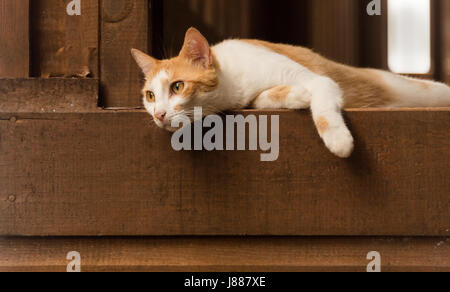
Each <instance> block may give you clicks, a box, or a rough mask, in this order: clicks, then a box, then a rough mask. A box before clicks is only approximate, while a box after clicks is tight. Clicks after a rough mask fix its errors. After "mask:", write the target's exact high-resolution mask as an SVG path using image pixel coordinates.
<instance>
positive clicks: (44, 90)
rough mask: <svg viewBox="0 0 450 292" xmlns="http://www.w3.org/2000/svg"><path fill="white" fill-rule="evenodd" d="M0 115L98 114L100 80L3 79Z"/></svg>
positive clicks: (1, 83)
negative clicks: (3, 113) (9, 113)
mask: <svg viewBox="0 0 450 292" xmlns="http://www.w3.org/2000/svg"><path fill="white" fill-rule="evenodd" d="M0 88H1V89H0V112H17V113H33V112H34V113H51V112H72V113H74V112H95V111H98V110H99V108H98V107H97V104H98V89H99V82H98V80H97V79H71V78H51V79H35V78H26V79H17V78H15V79H0Z"/></svg>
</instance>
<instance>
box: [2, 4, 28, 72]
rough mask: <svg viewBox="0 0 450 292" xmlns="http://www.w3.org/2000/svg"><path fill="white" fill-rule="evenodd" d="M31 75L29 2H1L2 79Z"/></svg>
mask: <svg viewBox="0 0 450 292" xmlns="http://www.w3.org/2000/svg"><path fill="white" fill-rule="evenodd" d="M29 74H30V42H29V0H0V78H8V77H9V78H20V77H28V76H29Z"/></svg>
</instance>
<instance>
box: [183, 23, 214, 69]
mask: <svg viewBox="0 0 450 292" xmlns="http://www.w3.org/2000/svg"><path fill="white" fill-rule="evenodd" d="M180 56H181V57H183V58H187V59H189V60H190V61H191V62H193V63H196V64H200V65H202V66H203V67H205V68H209V67H210V66H212V64H213V58H212V54H211V48H210V47H209V43H208V41H207V40H206V38H205V37H204V36H203V35H202V34H201V33H200V32H199V31H198V30H196V29H195V28H193V27H191V28H190V29H188V31H187V32H186V36H185V38H184V44H183V48H182V49H181V52H180Z"/></svg>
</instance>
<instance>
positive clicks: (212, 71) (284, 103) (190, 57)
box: [133, 29, 450, 157]
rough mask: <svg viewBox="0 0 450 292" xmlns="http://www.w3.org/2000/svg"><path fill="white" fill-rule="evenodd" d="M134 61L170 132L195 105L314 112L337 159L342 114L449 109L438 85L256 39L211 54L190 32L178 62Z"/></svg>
mask: <svg viewBox="0 0 450 292" xmlns="http://www.w3.org/2000/svg"><path fill="white" fill-rule="evenodd" d="M133 56H134V57H135V59H136V61H137V62H138V64H139V65H140V67H141V68H142V69H143V71H144V73H145V75H146V79H147V82H146V85H145V87H144V90H143V92H144V97H145V98H144V105H145V107H146V109H147V110H148V111H149V113H150V114H152V115H153V116H154V117H155V122H156V123H157V124H158V125H159V126H160V127H164V128H166V129H169V130H174V129H173V128H172V127H171V126H170V123H171V122H172V121H173V120H176V119H177V117H178V116H179V115H188V116H190V115H192V110H193V108H194V107H196V106H201V107H203V108H204V113H205V114H206V115H207V114H211V113H214V112H219V111H225V110H231V109H241V108H246V107H249V106H251V107H254V108H260V109H306V108H311V111H312V114H313V119H314V122H315V124H316V127H317V129H318V132H319V134H320V136H321V137H322V139H323V140H324V142H325V144H326V146H327V147H328V148H329V149H330V151H331V152H333V153H334V154H335V155H337V156H339V157H348V156H349V155H350V154H351V152H352V150H353V137H352V135H351V134H350V132H349V130H348V129H347V127H346V125H345V123H344V119H343V117H342V113H341V110H342V109H343V108H345V107H438V106H442V107H444V106H450V88H449V87H448V86H446V85H444V84H441V83H436V82H431V81H422V80H417V79H412V78H406V77H403V76H399V75H395V74H392V73H389V72H385V71H380V70H374V69H360V68H354V67H350V66H346V65H342V64H338V63H335V62H333V61H329V60H327V59H325V58H323V57H321V56H320V55H318V54H316V53H314V52H312V51H310V50H308V49H306V48H302V47H294V46H289V45H283V44H272V43H269V42H263V41H257V40H227V41H224V42H222V43H220V44H218V45H216V46H214V47H212V48H210V47H209V45H208V43H207V41H206V40H205V39H204V38H203V36H202V35H201V34H200V33H199V32H198V31H197V30H195V29H190V30H188V32H187V34H186V40H185V44H184V46H183V49H182V51H181V53H180V55H179V56H178V57H176V58H173V59H170V60H164V61H157V60H155V59H153V58H151V57H149V56H147V55H145V54H143V53H141V52H139V51H136V50H133ZM174 86H175V87H174ZM180 89H181V90H180ZM149 96H150V98H149Z"/></svg>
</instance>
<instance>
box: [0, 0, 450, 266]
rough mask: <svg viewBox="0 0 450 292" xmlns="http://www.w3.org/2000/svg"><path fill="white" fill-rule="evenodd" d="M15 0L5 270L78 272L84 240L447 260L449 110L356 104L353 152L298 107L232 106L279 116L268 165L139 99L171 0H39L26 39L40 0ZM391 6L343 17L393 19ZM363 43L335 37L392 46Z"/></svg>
mask: <svg viewBox="0 0 450 292" xmlns="http://www.w3.org/2000/svg"><path fill="white" fill-rule="evenodd" d="M11 1H14V2H11ZM11 1H8V0H0V16H2V15H5V14H6V15H10V16H15V17H16V18H14V17H13V18H11V19H10V18H8V19H6V18H0V19H2V22H0V23H1V25H0V39H3V38H8V39H11V41H12V42H13V43H14V45H13V46H12V47H2V48H1V49H0V52H2V53H5V52H6V53H7V54H8V55H11V56H12V58H11V59H5V58H3V59H2V58H0V77H14V78H15V79H0V150H1V151H0V185H1V188H0V249H1V250H2V251H3V252H1V253H0V271H13V270H15V271H65V266H66V264H67V261H66V254H67V252H69V251H72V250H78V251H80V252H82V254H83V256H84V255H86V257H84V260H85V261H84V264H83V269H84V270H85V271H105V270H109V271H141V270H145V271H244V270H245V271H250V272H261V271H365V267H366V265H367V261H366V258H365V256H366V254H367V252H368V251H370V250H377V251H379V252H381V253H382V254H383V256H384V262H383V270H384V271H450V262H449V260H448V259H450V249H449V248H448V247H449V244H448V237H449V236H450V234H449V228H450V226H449V222H450V217H449V216H450V212H449V207H450V205H449V195H450V183H449V180H448V174H449V173H450V168H449V165H450V163H449V162H450V152H449V149H450V144H449V141H450V136H449V135H450V133H449V131H448V128H447V126H446V125H448V124H449V123H450V109H414V110H412V109H405V110H371V109H365V110H349V111H347V112H346V117H347V122H348V124H349V125H350V127H351V130H352V132H353V133H354V135H355V138H356V151H355V153H354V155H353V156H352V158H351V159H349V160H341V159H337V158H335V157H334V156H332V155H331V154H330V153H329V152H328V151H327V150H326V148H325V147H324V146H323V143H322V141H321V140H320V139H319V137H318V135H317V133H316V131H315V129H314V127H313V123H312V122H311V118H310V115H309V114H308V113H307V112H293V111H270V112H264V111H241V112H235V113H234V114H243V115H248V114H256V115H258V114H259V115H261V114H262V115H264V114H265V115H274V114H275V115H279V116H280V119H281V124H280V125H281V128H280V133H281V137H280V143H281V144H280V146H281V150H280V151H281V152H280V154H281V155H280V158H279V160H278V161H276V162H273V163H271V164H267V163H262V162H260V160H259V153H257V152H217V153H216V152H214V153H208V152H174V151H173V150H172V149H171V148H170V136H169V134H167V133H165V132H162V131H159V130H158V129H156V128H154V127H151V126H147V125H149V124H151V122H152V121H151V119H150V117H149V115H148V114H146V113H145V112H143V111H141V110H135V108H139V107H140V101H139V89H140V83H139V78H138V77H139V70H138V68H137V66H135V65H134V63H133V62H132V60H131V58H130V56H129V49H130V48H131V47H136V48H140V49H142V50H146V49H149V50H153V53H154V54H156V55H157V54H158V52H157V48H158V46H157V45H156V41H155V40H156V39H158V38H159V37H161V38H162V26H161V23H162V13H161V12H162V11H163V9H162V2H161V1H162V0H152V1H150V4H151V10H150V11H148V9H147V5H148V3H149V1H147V0H120V1H119V0H101V1H100V0H99V1H97V0H90V2H89V4H90V5H88V6H86V10H85V12H86V13H85V14H83V16H81V17H79V18H67V17H66V15H65V14H64V13H63V12H61V11H62V10H61V11H60V9H61V5H62V4H61V3H62V2H61V1H60V0H33V1H32V2H31V3H30V4H31V10H30V13H31V15H37V14H39V13H42V12H43V11H44V12H46V14H45V15H46V17H43V18H33V17H32V18H31V22H32V23H31V24H32V25H31V27H32V31H31V32H32V33H31V36H32V37H31V40H29V35H30V34H29V32H28V30H27V29H28V23H27V21H28V18H27V17H23V15H24V13H25V14H26V13H28V9H26V7H28V6H27V5H28V4H29V2H28V1H26V0H11ZM111 1H115V2H114V3H115V4H114V3H113V2H111ZM314 1H316V0H314ZM12 3H14V5H18V6H14V5H12ZM130 3H131V4H130ZM345 3H346V6H345V7H347V8H349V7H350V8H349V9H353V10H355V9H358V8H357V5H356V6H355V4H354V3H352V2H351V1H345ZM20 5H22V6H20ZM55 5H56V6H55ZM314 5H317V7H321V5H325V4H324V2H322V1H320V3H319V1H317V3H315V4H314ZM19 6H20V7H21V8H20V9H18V7H19ZM54 7H56V8H57V9H56V8H54ZM305 7H308V9H310V8H311V6H309V4H308V5H307V6H305ZM317 7H316V8H317ZM54 9H55V10H54ZM319 10H320V9H319ZM319 10H317V9H316V12H317V14H320V11H319ZM19 12H20V13H19ZM316 16H317V15H316ZM17 17H21V18H23V20H24V21H22V22H19V21H17ZM317 17H323V15H322V16H320V15H319V16H317ZM149 18H151V19H150V20H149ZM5 19H6V20H5ZM383 19H384V18H379V19H378V18H372V19H371V20H370V21H367V20H363V21H361V19H358V18H349V19H346V20H345V21H344V22H343V23H342V24H341V26H338V27H336V28H335V29H336V31H341V32H342V30H343V28H345V27H352V25H354V24H356V23H363V27H364V28H370V29H371V31H373V32H374V33H377V32H378V33H380V29H381V30H382V29H385V26H383V25H382V23H383ZM328 21H329V23H331V24H332V23H335V22H336V21H338V19H328ZM12 23H14V24H15V25H14V26H12V25H11V24H12ZM380 23H381V25H380ZM11 27H14V30H11V29H10V28H11ZM78 28H80V29H79V30H78ZM302 29H303V28H302ZM134 30H135V31H134ZM311 30H312V31H313V32H314V33H317V32H318V31H319V32H320V30H319V29H318V28H313V29H311ZM444 30H445V32H446V33H447V35H448V32H449V31H450V30H449V29H448V25H447V26H446V27H445V28H444ZM246 33H249V34H250V33H251V30H250V29H249V30H248V31H246ZM73 34H74V35H75V36H76V37H75V38H73V39H72V38H71V37H70V36H71V35H73ZM380 35H382V34H379V35H378V36H380ZM444 35H445V34H444ZM39 38H41V40H40V41H38V40H39ZM303 38H304V39H303ZM349 38H351V39H353V40H358V39H360V40H361V41H362V40H364V39H365V36H363V35H361V34H359V33H358V31H357V30H356V29H353V30H352V32H351V33H350V36H349ZM376 39H382V37H378V38H375V40H376ZM42 40H45V41H44V42H42ZM52 41H53V42H52ZM301 41H302V42H303V41H305V42H309V41H311V42H312V43H313V44H316V45H317V46H318V47H322V48H324V49H326V48H327V46H328V44H329V43H333V41H330V40H326V39H320V38H311V36H310V35H307V36H302V40H301ZM29 43H31V54H30V52H29V47H30V46H29ZM363 43H364V42H363ZM36 44H37V45H36ZM355 44H356V41H355V42H353V44H347V43H346V44H339V45H340V46H341V52H344V53H345V54H343V55H342V56H343V59H342V61H347V62H348V63H358V62H362V63H364V64H376V63H378V62H380V60H386V55H385V52H383V51H382V50H381V51H380V53H379V54H378V55H377V57H376V58H375V59H370V58H368V57H367V55H365V54H361V55H359V56H356V55H357V52H358V50H359V51H361V48H358V47H357V46H355ZM372 45H374V46H375V43H368V44H367V45H364V46H363V47H364V48H368V47H370V46H372ZM378 45H381V46H382V45H383V42H381V43H380V44H378ZM11 48H21V49H20V50H16V51H14V50H11ZM117 48H119V49H118V50H116V49H117ZM150 48H151V49H150ZM346 48H347V49H348V52H347V51H346ZM448 49H449V48H448V46H447V45H443V48H442V49H441V52H442V54H447V55H446V56H447V57H448V56H450V54H448ZM363 50H364V49H363ZM86 52H87V53H86ZM352 52H353V53H354V54H353V53H352ZM5 61H7V62H6V63H5ZM12 62H14V63H12ZM30 62H31V67H30ZM11 64H14V65H18V66H16V68H13V66H12V65H11ZM378 64H379V63H378ZM386 64H387V63H386ZM2 68H6V69H7V70H3V71H2ZM30 68H31V70H30ZM86 68H88V71H89V74H88V76H83V74H82V73H83V72H86V70H84V69H86ZM445 68H446V69H445V70H446V71H445V72H444V74H443V76H444V75H445V74H447V75H448V74H449V72H450V70H448V69H449V68H450V66H447V67H445ZM12 69H17V70H16V71H14V70H12ZM30 72H31V76H34V77H51V76H60V77H78V79H73V78H61V79H58V78H56V79H55V78H51V79H39V78H27V77H29V75H30ZM79 77H91V78H79ZM100 88H101V90H100ZM99 94H101V97H102V98H101V100H99V97H100V95H99ZM99 104H100V105H102V106H104V107H106V108H107V110H105V109H102V108H99V107H98V105H99ZM293 124H295V125H296V127H295V128H294V129H293V127H292V125H293ZM367 129H371V130H370V131H367ZM11 236H18V237H11ZM29 236H31V237H29ZM48 236H56V237H48ZM62 236H67V237H65V238H64V237H62ZM80 236H91V237H80ZM102 236H129V237H122V238H120V237H102ZM157 236H177V237H176V238H170V237H157ZM190 236H197V237H194V238H193V237H190ZM220 236H229V237H220ZM240 236H250V237H240ZM252 236H253V237H252ZM272 236H278V237H272ZM287 236H291V237H287ZM315 236H323V237H319V238H318V237H315ZM361 236H364V237H361ZM380 236H381V237H380ZM410 237H414V238H410ZM137 255H138V256H137ZM155 255H157V256H155Z"/></svg>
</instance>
